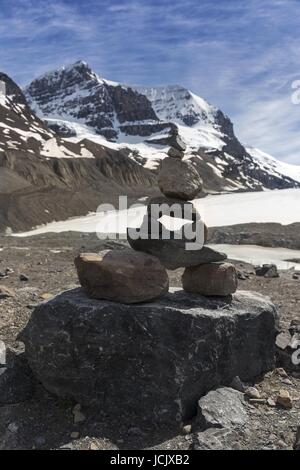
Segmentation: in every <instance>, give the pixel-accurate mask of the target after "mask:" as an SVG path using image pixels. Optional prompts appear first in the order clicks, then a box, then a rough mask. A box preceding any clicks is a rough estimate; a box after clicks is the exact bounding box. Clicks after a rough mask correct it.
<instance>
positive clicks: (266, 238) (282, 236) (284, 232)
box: [209, 223, 300, 250]
mask: <svg viewBox="0 0 300 470" xmlns="http://www.w3.org/2000/svg"><path fill="white" fill-rule="evenodd" d="M299 230H300V224H299V223H293V224H288V225H282V224H275V223H265V224H263V223H249V224H237V225H229V226H227V227H211V228H210V231H209V232H210V233H209V241H210V243H216V244H219V243H228V244H233V245H260V246H267V247H284V248H290V249H294V250H299V248H300V240H299Z"/></svg>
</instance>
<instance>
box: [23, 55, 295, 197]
mask: <svg viewBox="0 0 300 470" xmlns="http://www.w3.org/2000/svg"><path fill="white" fill-rule="evenodd" d="M90 77H92V78H93V80H92V81H91V80H90ZM49 83H50V85H49ZM66 83H67V86H66ZM110 83H113V85H108V84H110ZM53 87H54V91H53ZM100 89H101V90H102V91H101V93H100V92H99V90H100ZM112 89H113V90H114V93H113V94H111V93H112ZM116 90H117V95H118V98H117V100H115V98H114V96H115V94H116ZM120 90H122V92H121V91H120ZM25 95H26V97H27V99H28V101H29V103H30V104H31V106H32V107H33V109H39V117H40V118H43V119H44V120H45V121H46V122H47V124H48V125H49V124H50V127H52V129H55V130H56V131H57V132H58V133H59V132H60V129H62V128H65V129H69V131H70V132H69V135H68V136H67V138H69V139H70V140H72V141H74V142H78V141H80V139H82V138H89V139H91V140H93V141H95V142H98V143H102V144H103V145H107V146H111V147H112V148H115V149H118V148H120V146H121V147H122V146H126V147H128V148H130V149H132V150H133V151H134V152H135V153H137V154H139V157H140V159H143V158H146V163H145V165H146V166H148V167H149V168H152V169H155V168H157V166H158V164H159V161H160V159H161V158H163V157H164V156H165V154H166V152H167V150H168V146H170V145H172V137H173V136H174V134H175V135H176V134H179V135H180V137H181V138H182V140H184V141H185V143H186V144H187V157H188V158H194V159H195V158H198V161H196V162H195V163H197V164H198V166H199V168H202V170H203V168H204V166H205V167H206V171H205V172H204V173H205V174H207V173H211V172H210V171H208V167H210V169H212V170H213V172H214V180H218V179H219V178H221V179H223V180H224V185H223V188H222V189H223V190H226V191H234V190H261V189H283V188H288V187H298V186H299V184H300V177H299V176H298V172H297V171H295V172H294V173H293V172H290V171H288V169H287V167H285V165H284V164H282V163H281V162H279V161H278V164H277V168H274V164H273V165H271V166H270V164H267V162H266V161H265V158H264V156H263V152H262V153H261V154H260V155H261V160H262V161H259V158H258V157H257V155H256V157H255V156H253V155H252V154H251V153H249V151H248V150H247V149H246V148H245V146H244V145H243V144H242V143H241V142H240V141H239V140H238V138H237V137H236V135H235V133H234V128H233V124H232V122H231V120H230V119H229V117H228V116H226V115H225V114H224V113H223V112H222V111H221V110H220V109H218V108H217V107H215V106H212V105H210V104H209V103H208V102H207V101H206V100H204V99H203V98H201V97H199V96H197V95H195V94H194V93H192V92H191V91H189V90H187V89H186V88H184V87H182V86H181V85H166V86H159V87H146V86H136V85H135V86H132V87H131V86H130V85H123V84H120V83H117V82H110V81H109V80H106V79H103V78H101V77H99V75H97V74H96V73H95V72H93V71H92V69H91V68H90V67H89V66H88V64H87V63H86V62H83V61H79V62H76V63H75V64H73V65H70V66H68V67H65V68H61V69H59V70H58V71H53V72H50V73H48V74H46V75H45V76H44V77H40V78H38V79H36V80H33V82H31V84H30V85H28V86H27V87H26V88H25ZM74 96H75V98H74ZM70 97H71V98H70ZM142 97H144V98H142ZM58 99H59V103H60V104H59V105H57V100H58ZM132 100H134V103H132ZM100 101H101V102H100ZM116 103H117V104H118V106H117V107H116ZM95 107H96V109H97V110H98V111H99V110H102V111H101V112H102V115H101V116H102V121H103V122H104V123H106V124H107V123H108V122H109V128H107V126H104V127H101V126H100V127H99V126H98V124H97V123H96V124H95V122H94V108H95ZM136 107H139V108H140V109H139V113H138V114H136V112H135V109H136ZM150 107H151V110H152V111H151V110H150ZM107 110H108V111H107ZM49 111H51V113H50V114H49ZM102 121H101V122H102ZM80 126H82V127H81V128H80ZM101 137H103V138H104V140H101ZM114 144H115V145H114ZM201 160H202V162H201ZM275 166H276V165H275ZM285 170H286V172H285ZM291 175H292V176H291ZM219 183H220V182H218V184H217V190H218V191H219V190H220V187H221V186H222V185H221V184H219ZM213 186H214V185H210V184H209V183H208V184H207V185H206V191H207V192H211V191H212V192H213V191H214V188H213Z"/></svg>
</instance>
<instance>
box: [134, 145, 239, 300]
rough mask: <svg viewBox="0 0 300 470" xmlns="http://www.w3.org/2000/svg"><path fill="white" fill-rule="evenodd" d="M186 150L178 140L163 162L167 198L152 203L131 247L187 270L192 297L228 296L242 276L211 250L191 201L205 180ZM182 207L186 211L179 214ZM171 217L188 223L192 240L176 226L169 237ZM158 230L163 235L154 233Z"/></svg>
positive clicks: (186, 284)
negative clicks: (188, 157)
mask: <svg viewBox="0 0 300 470" xmlns="http://www.w3.org/2000/svg"><path fill="white" fill-rule="evenodd" d="M185 150H186V146H185V144H184V143H183V142H182V141H181V139H180V138H179V136H177V138H176V140H175V141H173V146H172V147H171V148H170V149H169V151H168V157H167V158H165V159H164V160H163V161H162V163H161V168H160V172H159V176H158V185H159V188H160V191H161V192H162V194H163V196H160V197H154V198H151V199H150V200H149V203H148V207H147V214H146V215H145V217H144V220H143V223H142V226H141V227H140V231H139V235H140V236H139V237H138V238H136V237H132V236H131V233H130V230H128V233H127V238H128V242H129V244H130V246H131V247H132V248H133V249H134V250H138V251H141V252H145V253H148V254H150V255H153V256H156V257H157V258H159V259H160V261H161V263H162V264H163V266H165V268H167V269H170V270H175V269H177V268H182V267H183V268H185V271H184V273H183V276H182V285H183V288H184V289H185V290H186V291H187V292H191V293H196V294H201V295H204V296H227V295H230V294H233V293H234V292H236V290H237V284H238V278H237V272H236V269H235V267H234V266H233V265H232V264H230V263H228V262H225V260H226V258H227V256H226V255H225V254H224V253H220V252H217V251H215V250H213V249H211V248H209V247H208V246H205V243H206V241H207V237H208V230H207V227H206V225H205V223H204V222H203V221H202V220H201V217H200V214H199V213H198V212H197V210H196V209H195V207H194V206H193V203H192V202H191V201H192V200H193V199H194V198H195V197H196V196H197V195H199V193H200V192H201V190H202V179H201V177H200V174H199V171H198V169H197V168H196V164H195V163H194V162H193V161H192V160H191V159H184V151H185ZM173 208H177V210H176V211H174V210H173ZM178 208H181V211H179V213H178ZM166 217H167V218H168V219H169V223H170V220H172V218H173V221H174V218H177V219H178V218H180V219H185V220H188V221H189V223H190V224H191V225H190V227H191V228H192V232H191V235H192V238H191V236H190V235H189V236H188V237H187V236H186V235H185V233H184V230H183V227H181V229H178V228H176V227H175V225H173V231H171V229H170V230H169V234H168V235H169V237H166V234H167V232H168V230H167V229H166V227H165V226H166V225H167V223H166ZM164 218H165V221H163V220H162V219H164ZM162 222H165V223H164V225H163V224H162ZM157 226H158V230H157V231H155V230H153V227H154V228H155V227H157ZM191 248H192V249H191Z"/></svg>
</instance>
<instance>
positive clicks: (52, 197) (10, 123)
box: [0, 73, 156, 232]
mask: <svg viewBox="0 0 300 470" xmlns="http://www.w3.org/2000/svg"><path fill="white" fill-rule="evenodd" d="M130 154H131V151H130V150H129V149H120V150H114V149H111V148H107V147H104V146H102V145H99V144H97V143H95V142H92V141H90V140H87V139H85V140H84V141H81V142H70V141H67V140H65V139H63V138H62V137H60V136H59V135H58V134H57V133H55V132H54V131H52V130H50V129H49V128H48V127H47V125H46V124H45V122H43V121H42V120H40V119H39V118H38V117H37V116H36V115H35V113H34V112H33V111H32V110H31V109H30V107H29V106H28V104H27V101H26V99H25V96H24V95H23V93H22V91H21V90H20V88H19V87H18V86H17V85H16V84H15V83H14V82H13V81H12V80H11V79H10V78H9V77H8V76H7V75H5V74H3V73H0V232H2V231H4V230H5V229H6V228H7V227H10V228H12V229H13V230H24V229H26V228H30V227H33V226H36V225H40V224H42V223H46V222H51V221H53V220H59V219H64V218H68V217H72V216H75V215H80V214H82V215H85V214H86V213H88V212H89V211H91V210H96V208H97V207H98V205H99V204H101V203H102V202H113V203H115V202H116V201H117V197H118V195H121V194H127V195H128V196H129V197H131V198H132V199H133V200H136V198H138V197H142V196H145V195H149V194H153V192H154V191H155V190H154V188H155V183H156V178H155V175H153V173H152V172H151V171H150V170H148V169H145V168H144V167H143V166H142V165H140V164H138V163H137V162H136V161H135V160H134V159H133V158H131V157H130Z"/></svg>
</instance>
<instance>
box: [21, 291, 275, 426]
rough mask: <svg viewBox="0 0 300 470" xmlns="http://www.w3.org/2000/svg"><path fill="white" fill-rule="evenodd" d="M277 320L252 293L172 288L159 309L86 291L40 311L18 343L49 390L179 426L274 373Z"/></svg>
mask: <svg viewBox="0 0 300 470" xmlns="http://www.w3.org/2000/svg"><path fill="white" fill-rule="evenodd" d="M276 324H277V313H276V309H275V307H274V305H273V304H272V303H270V301H268V300H267V299H265V298H264V297H262V296H260V295H259V294H252V293H249V292H238V293H237V294H235V295H234V296H233V298H232V299H229V300H228V299H221V298H220V299H208V298H205V297H201V296H194V295H191V294H186V293H185V292H184V291H182V290H179V289H171V292H170V293H169V294H167V295H166V296H164V297H162V298H161V299H160V300H159V301H156V302H154V303H145V304H141V305H125V304H123V305H122V304H117V303H113V302H108V301H97V300H93V299H89V298H87V296H86V294H85V293H84V290H83V289H80V288H79V289H74V290H71V291H68V292H65V293H63V294H61V295H59V296H57V297H55V298H54V299H52V300H50V301H48V302H44V303H42V304H41V305H39V306H38V307H37V308H36V309H35V310H34V312H33V314H32V317H31V319H30V320H29V322H28V324H27V326H26V328H25V330H24V331H23V333H22V335H21V338H20V339H21V340H22V341H23V342H24V343H25V347H26V355H27V359H28V361H29V364H30V366H31V368H32V370H33V371H34V373H35V375H36V376H37V378H38V379H39V380H40V381H41V382H42V384H43V385H44V386H45V387H46V388H47V389H48V390H49V391H50V392H52V393H54V394H56V395H59V396H61V397H72V398H74V399H75V400H76V402H77V403H80V404H82V405H91V406H94V407H99V408H100V409H105V411H106V412H108V413H112V414H114V415H117V416H119V415H120V410H122V412H124V413H125V412H126V413H130V414H132V420H133V421H134V419H135V418H136V417H142V418H143V419H145V420H147V419H150V420H151V421H152V422H153V421H154V422H167V423H169V424H170V423H172V424H174V422H175V421H177V422H178V423H181V422H182V421H183V420H185V419H189V418H191V417H192V416H193V415H194V414H195V413H196V410H197V402H198V400H199V398H200V397H201V396H202V395H203V394H205V393H206V392H208V391H209V390H211V389H213V388H215V387H217V386H219V385H220V384H226V383H230V381H231V380H232V379H233V378H234V377H235V376H237V375H238V376H239V377H241V379H242V380H251V379H252V378H253V377H255V376H257V375H259V374H260V373H262V372H263V371H267V370H270V369H272V368H273V367H274V342H275V334H276Z"/></svg>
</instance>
